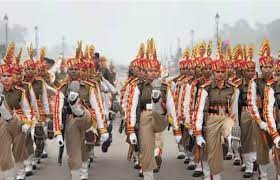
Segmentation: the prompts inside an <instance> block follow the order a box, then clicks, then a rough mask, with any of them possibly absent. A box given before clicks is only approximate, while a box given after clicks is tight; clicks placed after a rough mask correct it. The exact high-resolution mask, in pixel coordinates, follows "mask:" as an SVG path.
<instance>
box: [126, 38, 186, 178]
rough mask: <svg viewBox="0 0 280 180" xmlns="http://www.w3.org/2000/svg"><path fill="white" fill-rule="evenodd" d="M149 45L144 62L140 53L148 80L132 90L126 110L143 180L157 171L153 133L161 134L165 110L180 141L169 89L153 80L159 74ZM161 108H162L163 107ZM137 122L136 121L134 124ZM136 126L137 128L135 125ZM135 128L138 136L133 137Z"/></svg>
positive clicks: (152, 45) (129, 136)
mask: <svg viewBox="0 0 280 180" xmlns="http://www.w3.org/2000/svg"><path fill="white" fill-rule="evenodd" d="M151 42H152V43H148V44H150V45H151V46H150V48H151V49H150V48H149V47H148V48H147V49H148V50H151V51H148V52H147V54H148V57H146V59H144V54H145V53H144V52H142V53H140V54H141V55H142V56H141V57H140V58H141V59H142V61H143V65H144V67H145V68H146V69H147V68H148V70H149V71H147V80H145V81H144V82H143V83H141V84H136V85H135V86H134V87H131V92H132V93H131V96H130V98H129V99H128V102H127V104H128V105H129V107H128V108H127V109H126V111H127V114H128V118H127V127H126V128H127V134H128V139H129V141H130V143H131V144H137V142H138V141H139V145H140V164H141V168H142V170H143V175H144V179H145V180H153V179H154V175H153V170H154V169H156V168H158V166H157V164H156V161H155V158H154V150H155V133H159V132H162V131H163V130H164V129H165V128H166V127H167V120H166V119H165V116H166V110H167V112H168V114H170V115H171V116H172V119H173V122H172V123H171V124H172V125H173V132H174V135H175V137H176V142H177V143H178V142H180V141H181V138H182V136H181V134H180V131H179V128H178V124H177V119H176V112H175V105H174V98H173V94H172V91H171V88H170V86H168V85H166V84H162V82H161V81H160V80H154V79H153V77H154V76H155V74H157V73H158V71H159V69H160V64H159V62H158V60H157V58H156V51H155V45H154V44H153V40H151ZM162 105H163V106H162ZM163 107H166V110H164V108H163ZM137 111H138V112H140V118H136V116H137V114H136V112H137ZM136 120H138V122H136ZM136 123H137V125H136ZM136 127H138V137H137V136H136V134H135V130H136Z"/></svg>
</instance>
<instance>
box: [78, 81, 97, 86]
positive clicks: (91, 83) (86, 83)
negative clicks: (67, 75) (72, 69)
mask: <svg viewBox="0 0 280 180" xmlns="http://www.w3.org/2000/svg"><path fill="white" fill-rule="evenodd" d="M81 85H89V86H95V84H94V83H93V82H90V81H82V83H81Z"/></svg>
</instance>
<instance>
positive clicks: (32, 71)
mask: <svg viewBox="0 0 280 180" xmlns="http://www.w3.org/2000/svg"><path fill="white" fill-rule="evenodd" d="M25 76H26V78H27V79H32V78H34V77H36V76H37V70H36V68H35V67H33V66H30V67H28V68H26V69H25Z"/></svg>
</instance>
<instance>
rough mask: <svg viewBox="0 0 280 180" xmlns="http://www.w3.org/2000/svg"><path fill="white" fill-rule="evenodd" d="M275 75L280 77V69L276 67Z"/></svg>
mask: <svg viewBox="0 0 280 180" xmlns="http://www.w3.org/2000/svg"><path fill="white" fill-rule="evenodd" d="M274 75H275V77H278V78H279V77H280V69H275V70H274Z"/></svg>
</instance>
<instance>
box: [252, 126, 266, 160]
mask: <svg viewBox="0 0 280 180" xmlns="http://www.w3.org/2000/svg"><path fill="white" fill-rule="evenodd" d="M254 123H255V124H256V122H254ZM254 136H255V138H256V146H257V163H258V164H260V165H266V164H269V145H268V139H267V136H266V132H265V131H263V130H261V129H260V128H256V133H255V134H254Z"/></svg>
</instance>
